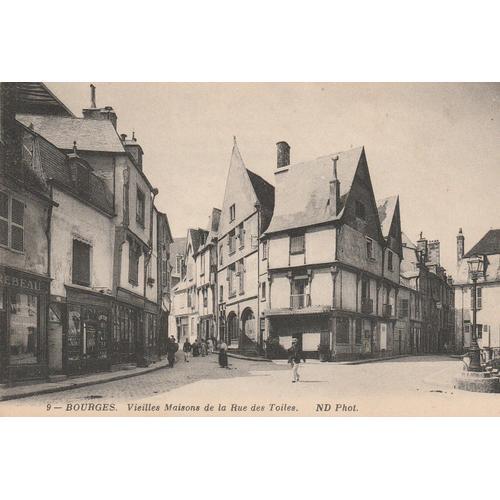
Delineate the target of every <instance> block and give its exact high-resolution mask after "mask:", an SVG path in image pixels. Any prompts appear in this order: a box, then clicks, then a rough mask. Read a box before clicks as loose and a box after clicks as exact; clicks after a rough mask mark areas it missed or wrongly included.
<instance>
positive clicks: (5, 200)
mask: <svg viewBox="0 0 500 500" xmlns="http://www.w3.org/2000/svg"><path fill="white" fill-rule="evenodd" d="M0 217H3V218H4V219H8V218H9V197H8V196H7V193H2V192H0Z"/></svg>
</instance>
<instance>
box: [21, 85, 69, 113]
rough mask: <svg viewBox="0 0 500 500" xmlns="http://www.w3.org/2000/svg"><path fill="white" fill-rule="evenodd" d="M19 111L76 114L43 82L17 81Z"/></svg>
mask: <svg viewBox="0 0 500 500" xmlns="http://www.w3.org/2000/svg"><path fill="white" fill-rule="evenodd" d="M15 87H16V90H17V103H16V107H17V111H18V112H19V113H34V114H44V115H45V114H49V115H59V116H67V117H72V116H74V115H73V113H72V112H71V111H70V110H69V109H68V108H67V107H66V106H65V104H64V103H63V102H62V101H61V100H60V99H59V98H58V97H57V96H56V95H55V94H54V93H53V92H52V91H51V90H50V89H49V88H48V87H47V86H46V85H45V84H44V83H41V82H16V83H15Z"/></svg>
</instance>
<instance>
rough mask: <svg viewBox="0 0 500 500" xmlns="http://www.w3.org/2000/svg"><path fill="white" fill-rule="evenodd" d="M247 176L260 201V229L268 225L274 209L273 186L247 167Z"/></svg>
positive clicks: (263, 229) (264, 228)
mask: <svg viewBox="0 0 500 500" xmlns="http://www.w3.org/2000/svg"><path fill="white" fill-rule="evenodd" d="M247 173H248V177H249V178H250V182H251V183H252V186H253V190H254V191H255V195H256V196H257V199H258V200H259V202H260V205H261V210H262V231H265V230H266V229H267V227H268V226H269V222H270V221H271V217H272V216H273V211H274V186H272V185H271V184H269V182H267V181H266V180H265V179H263V178H262V177H261V176H260V175H257V174H256V173H255V172H252V171H251V170H249V169H248V168H247Z"/></svg>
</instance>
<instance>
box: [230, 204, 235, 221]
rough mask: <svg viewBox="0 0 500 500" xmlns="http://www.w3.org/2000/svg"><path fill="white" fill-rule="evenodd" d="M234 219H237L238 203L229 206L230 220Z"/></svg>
mask: <svg viewBox="0 0 500 500" xmlns="http://www.w3.org/2000/svg"><path fill="white" fill-rule="evenodd" d="M234 219H236V205H234V204H233V205H231V206H230V207H229V220H230V222H233V220H234Z"/></svg>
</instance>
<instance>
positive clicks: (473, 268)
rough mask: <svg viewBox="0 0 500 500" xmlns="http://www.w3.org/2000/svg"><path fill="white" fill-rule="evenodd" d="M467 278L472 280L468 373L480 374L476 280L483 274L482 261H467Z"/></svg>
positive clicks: (475, 258) (477, 258)
mask: <svg viewBox="0 0 500 500" xmlns="http://www.w3.org/2000/svg"><path fill="white" fill-rule="evenodd" d="M468 265H469V276H470V278H471V280H472V341H471V345H470V349H469V357H470V363H469V367H468V371H470V372H481V371H483V369H482V367H481V351H480V349H479V345H478V343H477V325H476V314H477V302H476V299H477V279H478V277H479V275H480V274H482V273H483V260H482V259H481V258H479V257H473V258H471V259H469V260H468Z"/></svg>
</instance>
